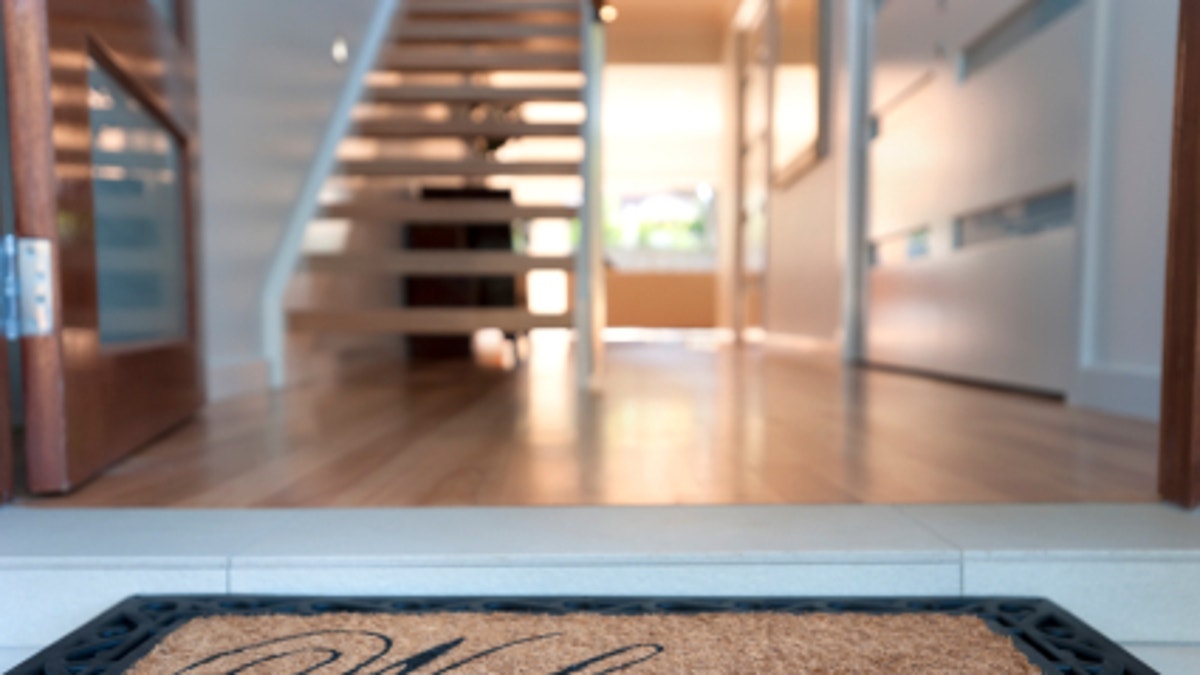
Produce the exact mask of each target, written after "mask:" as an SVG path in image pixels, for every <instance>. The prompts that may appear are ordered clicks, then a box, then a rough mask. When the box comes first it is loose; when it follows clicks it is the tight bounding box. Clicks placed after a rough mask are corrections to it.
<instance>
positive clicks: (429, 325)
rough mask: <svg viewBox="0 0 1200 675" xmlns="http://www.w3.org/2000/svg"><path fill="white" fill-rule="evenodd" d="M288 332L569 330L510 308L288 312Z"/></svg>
mask: <svg viewBox="0 0 1200 675" xmlns="http://www.w3.org/2000/svg"><path fill="white" fill-rule="evenodd" d="M288 320H289V324H290V326H291V328H293V329H295V330H300V331H312V332H332V333H383V334H405V335H451V334H470V333H473V332H475V331H476V330H481V329H484V328H499V329H500V330H504V331H510V332H516V331H525V330H532V329H534V328H570V327H571V326H572V325H573V324H574V322H573V320H572V316H571V315H570V314H563V315H549V316H546V315H536V314H530V313H529V311H528V310H525V309H520V308H513V307H453V308H426V307H412V308H410V307H402V308H394V307H392V308H389V307H383V308H362V309H345V308H341V309H301V310H292V311H291V312H289V317H288Z"/></svg>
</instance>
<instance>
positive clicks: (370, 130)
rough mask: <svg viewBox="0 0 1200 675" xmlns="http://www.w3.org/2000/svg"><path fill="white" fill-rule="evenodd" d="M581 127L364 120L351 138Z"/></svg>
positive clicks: (577, 128) (576, 128) (574, 127)
mask: <svg viewBox="0 0 1200 675" xmlns="http://www.w3.org/2000/svg"><path fill="white" fill-rule="evenodd" d="M582 130H583V125H582V124H548V123H531V122H491V121H489V122H472V121H469V120H463V121H448V122H427V121H423V120H396V119H367V120H362V121H360V122H359V123H358V124H357V125H355V130H354V132H353V134H352V135H354V136H421V137H425V138H432V137H439V136H441V137H445V136H491V137H501V138H514V137H519V136H578V135H580V133H582Z"/></svg>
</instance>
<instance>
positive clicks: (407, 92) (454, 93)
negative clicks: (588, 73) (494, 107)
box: [367, 85, 583, 103]
mask: <svg viewBox="0 0 1200 675" xmlns="http://www.w3.org/2000/svg"><path fill="white" fill-rule="evenodd" d="M367 96H368V99H369V100H372V101H376V102H380V103H527V102H535V101H536V102H558V101H565V102H576V101H582V100H583V90H582V89H580V88H579V87H478V86H462V87H429V86H417V85H402V86H372V87H369V88H368V89H367Z"/></svg>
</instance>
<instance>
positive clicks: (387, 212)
mask: <svg viewBox="0 0 1200 675" xmlns="http://www.w3.org/2000/svg"><path fill="white" fill-rule="evenodd" d="M322 214H323V215H324V217H326V218H345V219H348V220H356V221H362V222H381V223H397V222H404V223H420V224H422V225H442V224H445V225H469V224H489V223H506V222H512V221H515V220H536V219H539V218H574V217H576V216H578V215H579V209H577V208H575V207H571V206H522V205H519V204H513V203H512V202H509V201H503V200H495V201H494V202H489V201H486V200H467V199H453V200H452V199H445V200H419V201H418V200H409V199H380V198H377V197H376V198H370V199H352V200H350V201H346V202H342V203H336V204H328V205H326V206H325V207H324V208H323V209H322Z"/></svg>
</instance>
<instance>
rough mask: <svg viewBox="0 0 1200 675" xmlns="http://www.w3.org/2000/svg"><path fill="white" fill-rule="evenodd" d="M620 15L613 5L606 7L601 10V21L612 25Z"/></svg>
mask: <svg viewBox="0 0 1200 675" xmlns="http://www.w3.org/2000/svg"><path fill="white" fill-rule="evenodd" d="M620 15H621V13H620V12H618V11H617V8H616V7H613V6H612V5H605V6H603V7H601V8H600V20H601V21H603V22H604V23H612V22H614V21H616V20H617V17H618V16H620Z"/></svg>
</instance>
